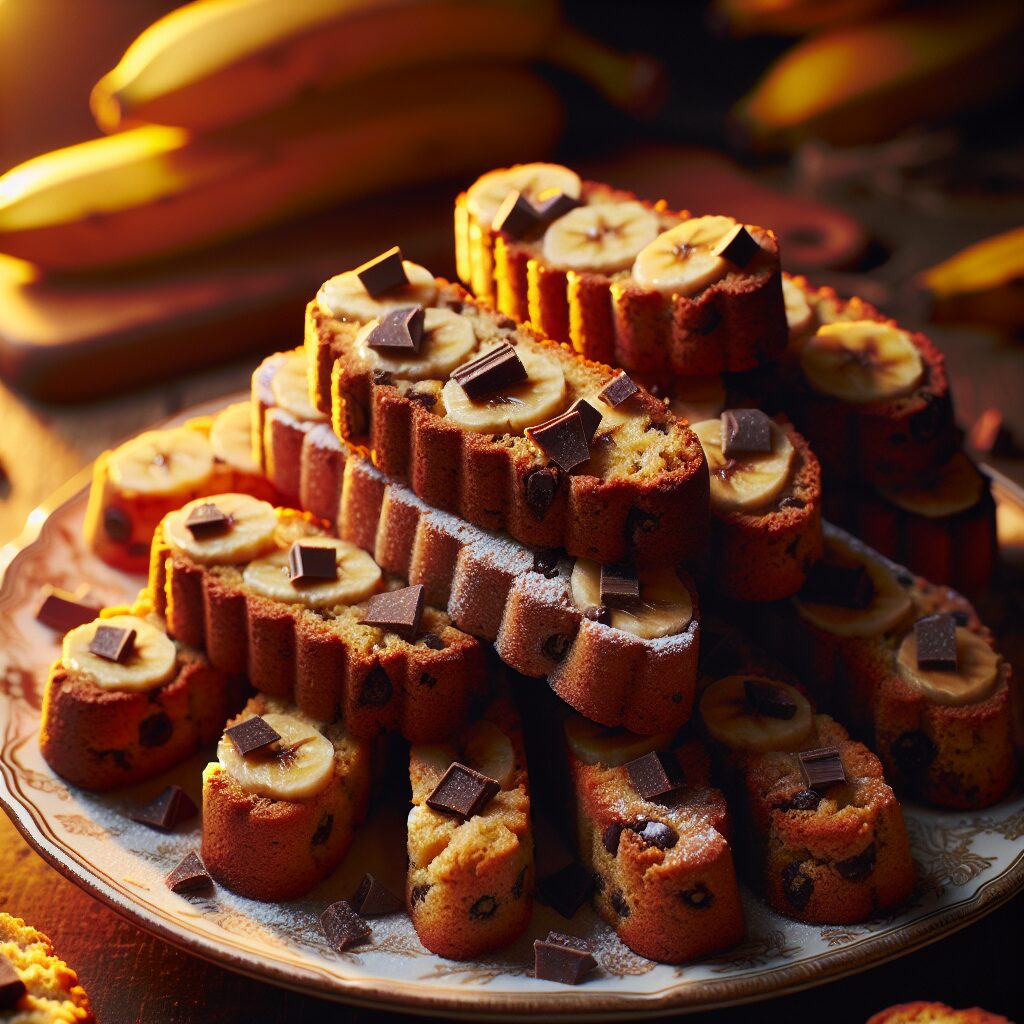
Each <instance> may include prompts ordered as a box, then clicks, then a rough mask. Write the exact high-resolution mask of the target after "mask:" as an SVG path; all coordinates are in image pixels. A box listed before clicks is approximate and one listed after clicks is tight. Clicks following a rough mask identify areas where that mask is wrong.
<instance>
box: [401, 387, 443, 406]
mask: <svg viewBox="0 0 1024 1024" xmlns="http://www.w3.org/2000/svg"><path fill="white" fill-rule="evenodd" d="M405 397H406V398H408V399H409V401H410V402H416V403H417V404H418V405H422V406H423V408H424V409H433V408H434V406H435V405H437V395H435V394H434V393H433V392H432V391H418V390H417V389H416V388H413V389H412V390H410V391H407V392H406V393H405Z"/></svg>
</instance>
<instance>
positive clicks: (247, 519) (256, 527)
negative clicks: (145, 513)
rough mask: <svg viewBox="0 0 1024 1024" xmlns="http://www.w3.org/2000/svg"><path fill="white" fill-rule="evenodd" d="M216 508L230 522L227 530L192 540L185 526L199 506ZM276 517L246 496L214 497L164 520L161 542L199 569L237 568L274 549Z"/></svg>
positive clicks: (271, 509) (270, 509)
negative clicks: (199, 566)
mask: <svg viewBox="0 0 1024 1024" xmlns="http://www.w3.org/2000/svg"><path fill="white" fill-rule="evenodd" d="M207 504H209V505H216V506H217V508H218V509H219V510H220V511H221V512H223V513H224V515H226V516H227V517H228V519H229V524H228V527H227V529H225V530H223V531H220V532H217V533H213V534H205V535H204V534H201V535H200V536H198V537H197V536H195V535H194V534H193V533H192V531H191V530H190V529H189V528H188V527H187V526H186V525H185V523H186V522H187V520H188V517H189V515H190V513H191V512H192V510H193V509H195V508H197V507H198V506H199V505H207ZM276 529H277V513H276V512H275V511H274V506H273V505H271V504H270V503H269V502H266V501H260V500H259V499H258V498H253V497H250V496H249V495H248V494H214V495H211V496H210V497H208V498H197V499H196V500H195V501H190V502H189V503H188V504H187V505H185V506H184V507H183V508H180V509H178V511H177V512H172V513H171V514H170V515H169V516H167V518H166V519H164V538H165V539H166V541H167V543H168V544H170V546H171V547H172V548H174V549H175V550H177V551H180V552H182V553H183V554H185V555H188V557H189V558H191V559H192V561H194V562H198V563H199V564H200V565H240V564H241V563H243V562H250V561H252V559H254V558H259V557H260V555H262V554H265V553H266V552H267V551H270V550H272V549H273V548H274V547H275V537H274V533H275V531H276Z"/></svg>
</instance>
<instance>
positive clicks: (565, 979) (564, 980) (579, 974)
mask: <svg viewBox="0 0 1024 1024" xmlns="http://www.w3.org/2000/svg"><path fill="white" fill-rule="evenodd" d="M595 967H597V961H596V960H595V959H594V957H593V954H592V953H591V952H590V948H589V947H588V946H587V944H586V943H585V942H584V941H583V940H582V939H577V938H575V937H573V936H571V935H562V934H560V933H559V932H548V937H547V938H546V939H536V940H535V941H534V943H533V976H534V977H535V978H537V979H538V980H539V981H557V982H558V983H559V984H561V985H578V984H579V983H580V982H581V981H582V980H583V979H584V978H585V977H586V975H587V974H589V973H590V971H592V970H593V969H594V968H595Z"/></svg>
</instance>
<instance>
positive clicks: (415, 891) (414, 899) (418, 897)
mask: <svg viewBox="0 0 1024 1024" xmlns="http://www.w3.org/2000/svg"><path fill="white" fill-rule="evenodd" d="M428 892H430V885H429V884H427V885H414V886H413V887H412V891H411V892H410V893H409V901H410V902H411V903H412V905H413V906H416V904H417V903H422V902H423V901H424V900H425V899H426V898H427V893H428Z"/></svg>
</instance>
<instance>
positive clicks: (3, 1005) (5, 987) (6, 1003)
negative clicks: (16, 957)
mask: <svg viewBox="0 0 1024 1024" xmlns="http://www.w3.org/2000/svg"><path fill="white" fill-rule="evenodd" d="M26 991H27V989H26V988H25V982H23V981H22V980H21V975H20V974H19V973H18V969H17V968H16V967H15V966H14V964H12V963H11V961H10V960H8V959H7V957H6V956H4V955H3V954H2V953H0V1010H12V1009H14V1007H16V1006H17V1005H18V1003H19V1002H21V998H22V996H24V995H25V993H26Z"/></svg>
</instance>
